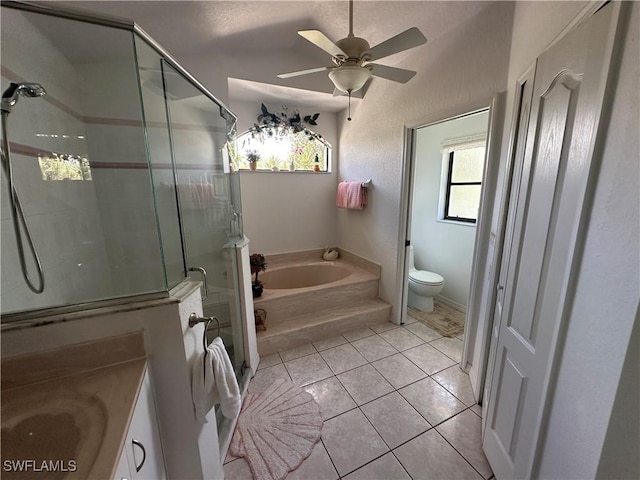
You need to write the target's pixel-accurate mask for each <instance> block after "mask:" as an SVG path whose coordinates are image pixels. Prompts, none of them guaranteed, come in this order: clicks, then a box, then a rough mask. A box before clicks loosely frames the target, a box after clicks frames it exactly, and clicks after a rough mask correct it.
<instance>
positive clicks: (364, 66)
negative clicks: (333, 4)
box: [278, 0, 427, 120]
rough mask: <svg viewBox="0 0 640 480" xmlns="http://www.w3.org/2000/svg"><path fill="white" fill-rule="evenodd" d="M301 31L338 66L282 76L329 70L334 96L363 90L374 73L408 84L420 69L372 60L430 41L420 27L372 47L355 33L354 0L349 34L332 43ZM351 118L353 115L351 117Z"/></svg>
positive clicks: (320, 36)
mask: <svg viewBox="0 0 640 480" xmlns="http://www.w3.org/2000/svg"><path fill="white" fill-rule="evenodd" d="M298 34H299V35H300V36H302V37H303V38H305V39H306V40H308V41H310V42H311V43H313V44H314V45H316V46H317V47H319V48H321V49H322V50H324V51H325V52H327V53H329V54H330V55H331V57H332V60H333V63H335V65H336V66H334V67H333V66H332V67H318V68H310V69H308V70H300V71H297V72H291V73H281V74H279V75H278V77H279V78H291V77H298V76H301V75H308V74H311V73H317V72H324V71H329V78H330V79H331V81H332V82H333V84H334V85H335V87H336V91H334V95H336V94H340V92H343V93H347V94H348V95H349V103H351V94H352V93H354V92H357V91H358V90H360V89H361V88H362V87H364V85H365V84H366V83H367V81H368V80H369V78H371V76H374V77H380V78H385V79H387V80H392V81H394V82H398V83H407V82H408V81H409V80H411V79H412V78H413V76H414V75H415V74H416V72H414V71H412V70H405V69H403V68H396V67H389V66H386V65H380V64H378V63H372V62H373V61H376V60H380V59H381V58H384V57H388V56H389V55H394V54H396V53H399V52H403V51H405V50H409V49H410V48H414V47H417V46H419V45H423V44H425V43H427V39H426V38H425V36H424V35H423V34H422V32H420V30H419V29H418V28H416V27H413V28H410V29H408V30H405V31H404V32H402V33H399V34H398V35H396V36H394V37H391V38H389V39H387V40H385V41H384V42H382V43H379V44H378V45H376V46H375V47H370V46H369V42H367V41H366V40H365V39H364V38H360V37H356V36H354V35H353V0H349V35H348V36H347V37H346V38H343V39H341V40H338V41H337V42H335V43H334V42H332V41H331V40H329V38H328V37H327V36H326V35H325V34H324V33H322V32H321V31H319V30H299V31H298ZM349 120H351V118H349Z"/></svg>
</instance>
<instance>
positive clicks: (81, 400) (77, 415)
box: [1, 332, 146, 479]
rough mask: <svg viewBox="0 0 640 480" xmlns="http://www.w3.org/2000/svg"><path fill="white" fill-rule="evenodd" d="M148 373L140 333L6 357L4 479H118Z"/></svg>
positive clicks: (3, 384)
mask: <svg viewBox="0 0 640 480" xmlns="http://www.w3.org/2000/svg"><path fill="white" fill-rule="evenodd" d="M145 370H146V354H145V351H144V344H143V340H142V334H141V332H136V333H133V334H127V335H122V336H118V337H110V338H107V339H103V340H97V341H93V342H88V343H83V344H79V345H73V346H69V347H64V348H61V349H56V350H51V351H47V352H39V353H35V354H30V355H24V356H20V357H12V358H8V359H5V360H3V361H2V391H1V395H2V404H1V408H2V466H3V467H2V478H5V479H9V478H34V477H35V478H47V479H54V478H59V479H87V478H89V479H110V478H113V475H114V473H115V468H116V466H117V462H118V459H119V456H120V452H121V451H122V447H123V445H124V441H125V437H126V434H127V430H128V427H129V423H130V420H131V416H132V415H133V410H134V407H135V403H136V399H137V397H138V393H139V390H140V386H141V385H142V381H143V378H144V374H145ZM27 460H33V463H24V462H23V463H22V464H19V463H7V461H9V462H20V461H27ZM43 461H46V462H47V463H46V465H43ZM56 462H57V463H56ZM19 465H22V468H23V469H26V470H27V471H25V472H22V473H19V472H17V471H16V470H18V469H19V468H20V467H19ZM43 468H44V469H45V470H43ZM46 469H49V471H47V470H46ZM36 472H42V473H39V474H37V476H36Z"/></svg>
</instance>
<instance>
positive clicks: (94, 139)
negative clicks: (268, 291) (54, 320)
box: [0, 2, 244, 376]
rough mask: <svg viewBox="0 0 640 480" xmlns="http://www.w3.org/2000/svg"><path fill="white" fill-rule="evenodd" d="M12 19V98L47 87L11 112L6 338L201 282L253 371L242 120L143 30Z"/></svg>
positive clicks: (31, 8) (53, 16) (66, 13)
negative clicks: (246, 327)
mask: <svg viewBox="0 0 640 480" xmlns="http://www.w3.org/2000/svg"><path fill="white" fill-rule="evenodd" d="M1 19H2V57H1V58H2V72H1V73H2V91H5V92H6V94H7V96H9V95H10V94H12V93H13V92H12V91H8V92H7V91H6V89H8V88H17V87H12V84H15V85H17V86H19V85H21V84H26V83H37V84H39V85H40V86H41V87H43V92H40V93H44V90H46V94H44V95H40V96H39V98H34V99H29V100H27V99H24V100H21V101H20V102H19V103H17V104H16V103H15V102H14V104H13V105H12V108H11V109H10V114H9V113H7V114H6V115H5V114H4V113H3V118H4V119H5V120H7V119H8V122H6V127H7V128H6V129H5V131H4V135H3V141H4V142H5V143H6V146H7V149H8V150H9V153H10V158H6V159H5V158H4V157H5V156H4V155H3V166H4V171H5V173H6V172H7V170H8V169H10V170H11V172H12V173H11V177H12V180H11V183H12V185H11V188H10V187H9V185H8V183H9V180H8V177H9V175H6V174H3V175H2V180H1V185H0V189H1V191H0V195H1V215H2V216H1V222H2V224H1V234H2V239H1V240H2V243H1V248H2V252H1V254H2V277H1V283H2V285H1V287H2V288H1V290H2V291H1V297H0V302H1V303H0V306H1V314H2V324H3V328H4V327H7V326H11V325H12V322H18V323H19V321H20V320H23V319H26V318H35V317H38V316H42V315H43V314H47V313H58V312H61V311H69V310H74V309H88V308H92V307H95V306H104V305H109V304H116V303H123V302H130V301H133V300H140V299H148V298H157V297H163V296H169V295H170V291H171V289H173V288H174V287H176V286H178V285H179V284H181V283H182V282H183V281H184V280H185V279H187V278H188V277H191V278H193V279H195V280H202V281H203V289H202V298H203V309H204V315H205V316H215V317H217V319H218V320H219V324H220V327H219V329H218V330H219V334H220V336H221V337H222V338H223V340H224V342H225V345H226V346H227V347H228V350H229V353H230V357H231V359H232V362H233V363H234V367H235V369H236V373H237V374H238V376H240V374H241V370H242V368H243V361H244V352H243V340H242V338H243V334H242V328H241V323H240V316H241V308H240V296H239V291H240V288H239V281H240V275H239V272H238V267H237V265H238V263H237V262H236V258H235V256H236V255H237V253H236V252H237V249H236V244H237V243H238V242H241V241H242V239H243V231H242V215H241V203H240V183H239V179H238V174H237V173H232V172H230V170H229V162H228V150H227V148H228V145H229V142H230V141H232V139H233V137H234V135H235V122H236V117H235V116H234V115H233V113H231V112H230V111H229V110H228V109H227V108H226V107H225V106H224V105H223V104H222V103H221V102H220V101H218V100H217V99H216V98H215V97H214V96H213V95H212V94H211V93H210V92H209V91H208V90H207V89H206V88H205V87H204V86H203V85H201V84H200V83H199V82H198V81H196V80H195V79H194V78H193V77H192V76H191V75H190V74H189V73H188V72H186V71H185V70H184V69H183V68H182V67H181V66H180V65H179V64H178V63H177V62H176V61H175V60H174V59H173V58H172V57H171V56H170V55H169V54H168V53H167V52H166V51H165V50H164V49H163V48H162V47H160V46H159V45H158V44H157V43H156V42H155V41H153V39H151V38H150V37H149V36H148V35H147V34H145V32H144V31H142V30H141V29H140V28H139V27H138V26H137V25H135V24H134V23H133V22H130V21H127V20H122V19H117V18H109V17H94V16H86V15H84V14H79V13H77V11H72V10H64V9H59V8H58V7H55V8H49V7H48V6H46V5H44V4H39V5H35V4H26V3H20V2H3V3H2V17H1ZM24 88H26V87H24ZM34 92H35V90H34ZM24 93H28V92H26V91H25V92H24ZM27 96H35V95H27ZM3 110H4V102H3ZM10 190H11V191H10ZM13 191H15V192H16V193H17V195H13V193H12V192H13ZM16 196H17V197H19V200H20V202H21V203H20V207H21V208H15V207H14V205H15V202H12V201H11V199H12V198H13V199H14V200H15V197H16ZM16 210H21V211H22V213H23V217H24V221H23V222H21V221H19V220H20V219H19V218H18V219H17V220H16V218H17V217H16ZM18 216H19V212H18ZM29 236H30V238H32V240H33V248H29V242H28V241H27V240H28V238H29ZM20 244H22V247H19V245H20ZM20 251H22V257H23V258H24V260H23V261H21V254H20ZM39 264H40V265H41V269H40V270H41V272H42V273H41V275H42V280H43V281H42V284H43V287H44V288H43V289H42V292H41V293H37V290H38V285H37V284H38V281H37V280H38V279H39V274H38V271H39ZM23 271H25V273H26V275H24V276H23ZM25 277H29V278H31V279H32V283H33V284H34V285H35V288H31V287H34V285H32V286H31V287H30V286H29V285H28V284H27V282H26V281H25V280H26V278H25ZM214 330H215V329H214ZM218 330H215V331H214V332H213V334H214V335H215V334H217V333H218Z"/></svg>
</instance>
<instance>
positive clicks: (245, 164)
mask: <svg viewBox="0 0 640 480" xmlns="http://www.w3.org/2000/svg"><path fill="white" fill-rule="evenodd" d="M329 151H330V146H329V144H328V143H327V142H326V141H325V140H324V139H319V138H316V137H313V136H310V135H308V134H306V133H305V132H295V131H293V130H292V129H280V131H278V132H277V134H273V135H268V134H266V135H265V134H261V135H256V133H255V131H252V130H250V131H248V132H246V133H244V134H242V135H240V136H239V137H238V138H237V140H236V145H235V148H234V151H233V152H232V153H231V155H230V156H231V159H232V161H233V162H234V164H235V167H236V168H238V169H240V170H248V169H249V168H250V163H249V158H250V155H256V156H257V158H258V160H257V162H256V167H257V169H258V170H295V171H313V170H314V169H315V167H316V166H317V167H318V168H317V169H316V170H317V171H321V172H326V171H328V170H329ZM254 158H255V157H254Z"/></svg>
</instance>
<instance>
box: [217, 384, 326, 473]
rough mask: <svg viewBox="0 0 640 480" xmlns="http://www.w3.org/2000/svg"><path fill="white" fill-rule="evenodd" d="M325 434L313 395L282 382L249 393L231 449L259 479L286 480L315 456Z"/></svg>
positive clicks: (318, 408)
mask: <svg viewBox="0 0 640 480" xmlns="http://www.w3.org/2000/svg"><path fill="white" fill-rule="evenodd" d="M321 433H322V415H321V414H320V407H319V406H318V404H317V403H316V401H315V399H314V398H313V396H312V395H311V394H310V393H307V392H305V391H304V390H302V389H301V388H300V387H298V386H297V385H294V384H293V383H291V382H289V381H287V380H279V381H275V382H274V383H273V384H271V385H270V386H269V387H268V388H267V389H266V390H265V391H263V392H260V393H248V394H247V396H246V398H245V400H244V404H243V405H242V410H241V411H240V416H239V417H238V423H237V425H236V431H235V433H234V434H233V438H232V440H231V445H230V447H229V450H230V452H231V454H232V455H234V456H236V457H244V458H245V459H246V460H247V463H248V464H249V468H251V473H252V474H253V478H254V479H255V480H282V479H284V478H285V477H286V476H287V475H288V474H289V472H291V471H293V470H295V469H296V468H298V467H299V466H300V464H302V462H303V461H304V460H305V459H306V458H307V457H308V456H309V455H310V454H311V451H312V450H313V447H314V446H315V444H316V443H318V440H320V435H321Z"/></svg>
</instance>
